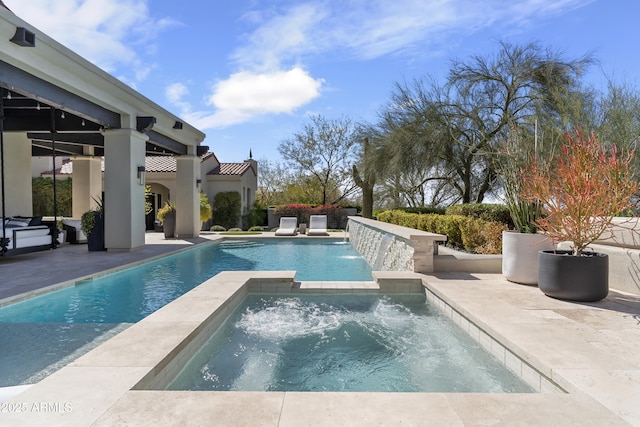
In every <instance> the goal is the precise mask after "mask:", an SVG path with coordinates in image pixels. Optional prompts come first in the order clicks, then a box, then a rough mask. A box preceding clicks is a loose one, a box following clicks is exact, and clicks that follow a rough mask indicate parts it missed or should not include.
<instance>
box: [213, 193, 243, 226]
mask: <svg viewBox="0 0 640 427" xmlns="http://www.w3.org/2000/svg"><path fill="white" fill-rule="evenodd" d="M241 209H242V200H241V197H240V193H238V192H237V191H226V192H221V193H218V194H216V195H215V197H214V198H213V223H214V224H216V225H221V226H223V227H224V228H226V229H229V228H232V227H235V226H236V224H237V223H238V220H239V219H240V210H241Z"/></svg>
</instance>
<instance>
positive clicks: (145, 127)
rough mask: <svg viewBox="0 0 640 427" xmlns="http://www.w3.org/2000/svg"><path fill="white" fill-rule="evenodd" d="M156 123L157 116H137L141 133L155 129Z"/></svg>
mask: <svg viewBox="0 0 640 427" xmlns="http://www.w3.org/2000/svg"><path fill="white" fill-rule="evenodd" d="M155 123H156V118H155V117H153V116H139V117H136V129H137V130H138V132H140V133H145V132H148V131H150V130H151V129H153V125H154V124H155Z"/></svg>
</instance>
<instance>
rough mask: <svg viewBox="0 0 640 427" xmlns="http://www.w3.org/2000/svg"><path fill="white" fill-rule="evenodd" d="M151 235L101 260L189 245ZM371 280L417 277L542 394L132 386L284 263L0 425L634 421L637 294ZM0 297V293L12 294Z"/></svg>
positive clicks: (228, 286) (469, 279) (197, 298)
mask: <svg viewBox="0 0 640 427" xmlns="http://www.w3.org/2000/svg"><path fill="white" fill-rule="evenodd" d="M156 238H157V236H153V235H152V233H150V234H148V239H150V240H149V243H150V245H148V246H149V247H152V248H154V249H145V250H146V251H147V252H148V253H146V254H141V253H140V252H133V253H128V254H127V253H121V254H112V255H114V256H118V257H121V259H119V260H118V262H119V263H120V264H122V263H125V262H126V259H127V257H130V260H131V261H137V260H138V258H145V257H146V256H151V257H152V256H158V255H160V254H161V253H162V252H164V251H166V250H174V249H176V248H178V247H180V246H182V247H187V246H190V245H191V244H193V243H196V242H186V241H185V242H181V241H178V240H175V241H171V242H170V244H171V245H174V247H172V248H169V247H168V246H167V247H166V248H165V249H164V250H163V249H162V248H160V246H162V245H161V243H169V241H166V242H163V239H160V238H158V242H156V243H157V244H156V245H154V244H153V239H156ZM206 238H207V236H204V237H203V238H202V239H201V240H202V241H204V240H206ZM65 249H71V250H74V251H75V248H64V247H63V248H61V249H58V250H56V251H53V252H51V253H44V254H42V255H44V256H45V257H46V256H51V255H54V256H56V257H58V256H61V255H62V253H63V251H64V250H65ZM85 251H86V248H85ZM143 255H144V256H143ZM78 256H81V257H84V256H85V253H84V252H83V253H80V252H78ZM98 257H100V258H99V259H102V260H103V261H102V262H101V263H99V264H98V267H97V268H100V267H103V268H112V267H109V266H108V265H107V264H109V262H108V258H109V255H108V254H101V255H98ZM84 259H85V260H86V258H84ZM96 259H97V258H96ZM29 262H33V269H34V270H33V271H32V274H37V270H38V268H41V267H40V266H39V264H41V263H42V259H41V260H40V262H38V261H37V260H34V261H30V260H28V259H24V260H17V258H16V260H14V261H11V263H13V264H18V263H20V264H21V268H26V269H28V268H29V265H28V263H29ZM84 264H88V263H87V262H85V263H84ZM73 265H77V266H78V268H80V266H81V265H82V263H74V262H68V263H67V267H69V266H73ZM14 266H15V265H14ZM7 267H9V266H8V265H7V264H6V263H3V262H0V270H4V271H2V275H3V277H7V274H8V273H7V272H8V271H10V270H9V269H8V268H7ZM69 268H70V269H73V267H69ZM69 268H68V269H69ZM83 268H84V269H83V270H82V271H80V270H76V274H77V275H78V277H81V276H82V275H86V274H92V273H91V272H87V270H86V266H84V267H83ZM68 269H67V270H65V274H68ZM49 271H51V268H49ZM96 271H98V270H96ZM377 276H378V279H379V283H380V284H381V286H404V287H407V286H408V287H415V286H424V287H425V289H426V292H427V295H428V298H429V300H430V301H432V302H433V303H434V304H436V305H438V306H439V307H440V308H441V309H443V310H444V311H445V312H446V313H448V314H449V315H450V316H451V318H452V319H454V321H456V322H457V323H458V324H459V325H461V327H463V328H464V329H466V330H467V331H468V332H469V333H470V334H471V335H472V336H475V337H476V338H477V339H478V340H479V341H480V342H481V343H482V344H483V345H484V346H485V347H486V348H487V349H489V350H490V351H491V352H492V353H493V354H494V355H496V357H498V358H499V359H501V360H503V361H504V363H505V364H506V365H507V366H508V367H510V368H511V369H514V370H515V371H516V372H518V373H519V374H520V375H521V376H522V377H523V378H524V379H525V380H527V381H528V382H530V383H533V384H534V386H536V384H537V386H536V388H537V389H538V390H539V391H540V393H535V394H479V393H478V394H457V393H300V392H296V393H294V392H273V393H271V392H265V393H259V392H175V391H156V390H140V389H139V388H144V387H142V386H143V385H144V384H145V383H149V382H152V381H153V380H154V378H155V377H156V374H157V373H158V372H159V368H161V367H165V366H167V365H168V364H169V361H170V360H171V359H172V357H173V356H175V355H177V354H178V350H180V349H182V348H184V347H185V346H186V345H188V340H186V341H185V337H193V336H194V334H195V332H196V331H199V330H200V329H201V328H203V326H202V324H203V322H204V321H205V320H206V319H208V318H210V317H211V314H212V313H213V312H214V311H215V310H216V309H220V310H225V309H226V306H227V305H228V304H226V303H225V301H227V300H228V298H229V296H231V295H237V293H238V292H239V289H241V288H242V287H243V286H244V284H245V282H247V280H249V279H250V278H251V277H253V279H250V280H249V282H248V283H249V285H247V286H254V287H255V286H265V287H264V288H258V290H261V291H269V290H272V291H276V290H283V289H288V290H291V280H292V278H293V273H292V272H284V273H273V272H271V273H268V274H266V275H264V274H262V273H244V272H227V273H223V274H222V275H220V276H216V278H214V279H211V280H210V281H208V282H205V284H203V285H201V286H200V287H198V288H196V289H194V290H192V291H191V292H189V293H187V294H185V295H184V296H183V297H181V298H179V299H178V300H176V301H174V302H173V303H171V304H169V305H167V306H165V307H163V308H162V309H160V310H159V311H157V312H156V313H154V314H152V315H150V316H149V317H147V318H145V319H143V320H142V321H140V322H139V323H137V324H135V325H133V326H131V327H130V328H128V329H127V330H125V331H124V332H122V333H121V334H119V335H117V336H116V337H114V338H112V339H111V340H109V341H108V342H106V343H104V344H103V345H101V346H100V347H98V348H96V349H94V350H93V351H91V352H89V353H87V354H86V355H84V356H82V357H81V358H79V359H77V360H76V361H75V362H73V363H71V364H70V365H68V366H67V367H65V368H63V369H61V370H59V371H58V372H56V373H54V374H53V375H51V376H50V377H48V378H46V379H45V380H43V381H41V382H40V383H38V384H37V385H34V386H32V387H30V388H29V389H27V390H26V391H24V392H23V393H21V394H19V395H17V396H15V397H14V398H13V399H11V400H10V401H8V402H5V404H4V405H5V406H3V409H6V410H4V411H3V412H0V424H2V425H82V426H85V425H105V426H106V425H118V424H120V425H124V424H127V425H150V426H151V425H207V424H210V425H213V424H215V425H233V426H238V425H251V426H255V425H273V426H289V425H291V426H294V425H295V426H301V425H327V426H329V425H331V426H334V425H362V426H365V425H366V426H369V425H372V424H373V425H496V424H497V425H545V426H546V425H554V426H555V425H581V426H584V425H597V426H601V425H609V426H615V425H640V407H639V406H638V404H637V403H638V399H639V396H640V359H639V358H638V354H640V297H638V296H635V295H631V294H626V293H623V292H618V291H615V290H612V291H611V293H610V295H609V297H608V298H607V299H606V300H604V301H601V302H598V303H589V304H577V303H569V302H564V301H558V300H554V299H551V298H548V297H546V296H544V295H543V294H542V293H541V292H540V291H539V290H538V289H537V288H535V287H529V286H522V285H517V284H513V283H510V282H507V281H505V280H504V279H503V278H502V277H501V275H498V274H470V273H446V274H444V273H443V274H429V275H420V274H415V273H393V272H387V273H381V274H378V275H377ZM257 277H263V279H261V280H257ZM394 278H397V279H399V280H395V279H394ZM64 280H70V279H68V278H67V277H66V276H65V277H62V278H61V280H60V281H64ZM7 283H9V285H6V286H5V285H4V283H3V285H0V287H3V286H4V287H9V288H10V289H22V288H21V286H23V285H20V286H18V285H15V283H14V285H11V284H10V283H11V280H8V281H7ZM394 283H395V285H394ZM612 285H613V284H612ZM310 286H316V285H311V284H302V285H297V284H296V285H294V291H299V288H302V289H303V290H304V289H305V288H307V289H308V288H309V287H310ZM318 286H319V289H317V290H318V291H321V292H328V291H332V290H333V288H335V287H336V286H338V287H341V288H344V287H345V286H347V287H349V288H354V289H353V290H354V291H355V290H356V289H361V288H365V289H366V291H373V290H374V289H373V288H374V285H373V284H371V283H355V284H346V285H345V284H342V285H333V284H330V283H321V284H320V285H318ZM343 291H346V290H345V289H343ZM4 292H5V293H4V294H2V295H3V296H5V297H6V296H7V293H10V291H9V292H7V291H6V290H5V291H4ZM168 355H171V357H167V356H168ZM461 375H464V373H463V372H461ZM136 385H137V386H136ZM558 388H560V389H562V390H564V391H566V393H563V392H561V391H559V390H558ZM43 405H44V406H43ZM47 405H49V406H47ZM10 408H11V409H14V410H13V411H9V410H8V409H10ZM15 408H25V409H26V412H16V410H15ZM38 409H42V410H38Z"/></svg>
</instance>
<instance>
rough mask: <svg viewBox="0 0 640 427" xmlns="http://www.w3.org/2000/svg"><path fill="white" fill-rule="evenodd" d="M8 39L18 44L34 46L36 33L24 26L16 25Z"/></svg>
mask: <svg viewBox="0 0 640 427" xmlns="http://www.w3.org/2000/svg"><path fill="white" fill-rule="evenodd" d="M10 41H11V42H13V43H15V44H17V45H18V46H26V47H35V45H36V35H35V34H34V33H33V32H31V31H29V30H27V29H26V28H24V27H18V28H16V33H15V34H14V35H13V38H12V39H11V40H10Z"/></svg>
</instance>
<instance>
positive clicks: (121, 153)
mask: <svg viewBox="0 0 640 427" xmlns="http://www.w3.org/2000/svg"><path fill="white" fill-rule="evenodd" d="M148 139H149V138H148V137H147V136H146V135H145V134H143V133H140V132H138V131H137V130H135V129H110V130H107V131H105V132H104V208H105V214H104V219H105V246H106V248H107V250H114V251H128V250H132V249H136V248H139V247H142V246H144V234H145V223H144V200H145V199H144V185H143V183H140V180H139V179H138V167H139V166H144V162H145V143H146V141H147V140H148Z"/></svg>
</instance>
